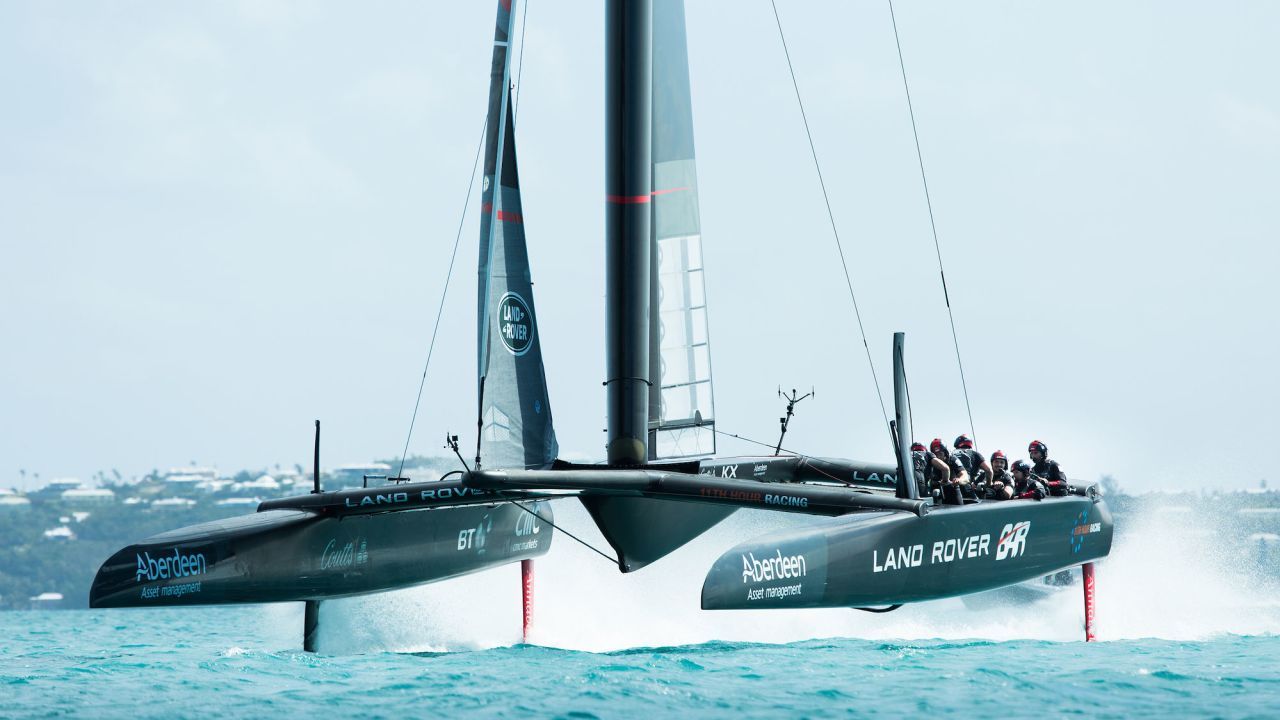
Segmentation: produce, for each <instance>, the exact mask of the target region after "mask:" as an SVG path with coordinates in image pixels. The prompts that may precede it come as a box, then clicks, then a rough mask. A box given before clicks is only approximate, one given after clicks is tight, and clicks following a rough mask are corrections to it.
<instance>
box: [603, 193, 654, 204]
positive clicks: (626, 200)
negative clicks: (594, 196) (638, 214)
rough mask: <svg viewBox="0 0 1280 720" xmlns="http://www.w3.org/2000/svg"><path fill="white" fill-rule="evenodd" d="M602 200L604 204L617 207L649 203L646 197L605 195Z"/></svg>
mask: <svg viewBox="0 0 1280 720" xmlns="http://www.w3.org/2000/svg"><path fill="white" fill-rule="evenodd" d="M604 199H605V201H606V202H611V203H614V204H617V205H642V204H644V203H647V202H649V200H650V196H648V195H605V196H604Z"/></svg>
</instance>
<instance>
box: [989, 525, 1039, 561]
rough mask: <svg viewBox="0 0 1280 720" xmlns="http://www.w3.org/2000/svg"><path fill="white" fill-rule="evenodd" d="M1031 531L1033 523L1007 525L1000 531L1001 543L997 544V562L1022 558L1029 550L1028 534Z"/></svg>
mask: <svg viewBox="0 0 1280 720" xmlns="http://www.w3.org/2000/svg"><path fill="white" fill-rule="evenodd" d="M1030 531H1031V521H1030V520H1023V521H1022V522H1020V523H1005V526H1004V529H1003V530H1001V531H1000V542H999V543H997V544H996V560H1004V559H1005V558H1016V557H1021V556H1022V553H1023V552H1024V551H1026V549H1027V533H1028V532H1030Z"/></svg>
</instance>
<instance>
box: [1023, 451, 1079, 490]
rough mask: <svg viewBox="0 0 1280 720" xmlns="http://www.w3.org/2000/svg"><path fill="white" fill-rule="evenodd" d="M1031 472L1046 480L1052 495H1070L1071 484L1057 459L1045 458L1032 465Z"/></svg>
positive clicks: (1046, 485)
mask: <svg viewBox="0 0 1280 720" xmlns="http://www.w3.org/2000/svg"><path fill="white" fill-rule="evenodd" d="M1031 474H1032V475H1035V476H1036V477H1039V478H1040V479H1041V480H1044V484H1045V487H1047V488H1048V490H1049V494H1050V495H1069V494H1071V486H1070V485H1068V484H1067V474H1066V473H1064V472H1062V468H1061V467H1060V466H1059V465H1058V461H1057V460H1049V459H1047V458H1046V459H1044V460H1041V461H1040V462H1038V463H1036V464H1035V465H1033V466H1032V467H1031Z"/></svg>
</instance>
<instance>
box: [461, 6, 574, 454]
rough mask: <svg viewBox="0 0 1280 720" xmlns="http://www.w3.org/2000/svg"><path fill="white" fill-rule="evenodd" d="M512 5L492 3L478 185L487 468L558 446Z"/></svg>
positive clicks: (482, 396) (483, 451) (482, 436)
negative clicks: (525, 196) (530, 219)
mask: <svg viewBox="0 0 1280 720" xmlns="http://www.w3.org/2000/svg"><path fill="white" fill-rule="evenodd" d="M511 5H512V4H511V3H510V2H499V3H498V21H497V29H496V31H495V34H494V43H493V65H492V69H491V75H490V84H489V114H488V125H487V128H488V130H487V131H486V136H485V159H484V179H483V184H482V186H481V188H482V197H483V204H482V206H481V221H480V282H479V297H478V303H477V305H478V310H479V322H478V323H477V327H478V329H479V337H478V350H479V357H478V378H479V398H480V408H479V410H480V440H479V443H478V445H477V450H478V451H477V455H478V456H479V457H480V458H482V459H483V464H484V466H485V467H489V468H539V467H545V466H546V465H548V464H549V463H551V461H552V460H554V459H555V457H556V453H557V451H558V449H559V448H558V446H557V444H556V436H555V430H554V428H553V427H552V423H551V404H550V403H549V402H548V399H547V381H546V375H545V373H544V371H543V366H542V348H541V344H540V340H539V337H538V331H537V328H538V326H537V320H536V318H537V312H536V310H535V308H534V304H533V281H532V278H531V276H530V273H529V253H528V250H527V248H526V247H525V237H524V214H523V211H522V209H521V205H520V182H519V175H518V173H517V170H516V151H515V137H514V133H513V127H514V120H513V112H512V108H511V103H510V100H511V93H510V84H509V82H508V78H509V77H510V64H509V59H508V52H507V50H508V39H509V38H510V37H511V31H512V28H513V26H514V13H513V12H512V7H511ZM499 148H501V152H499ZM498 178H500V182H495V179H498Z"/></svg>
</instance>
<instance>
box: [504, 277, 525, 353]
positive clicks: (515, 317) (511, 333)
mask: <svg viewBox="0 0 1280 720" xmlns="http://www.w3.org/2000/svg"><path fill="white" fill-rule="evenodd" d="M498 337H500V338H502V344H503V345H506V346H507V350H509V351H510V352H511V354H512V355H523V354H525V353H527V352H529V346H531V345H533V313H532V312H529V303H527V302H525V301H524V298H522V297H520V296H519V295H517V294H515V293H513V292H509V293H507V294H505V295H503V296H502V299H501V300H499V301H498Z"/></svg>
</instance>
